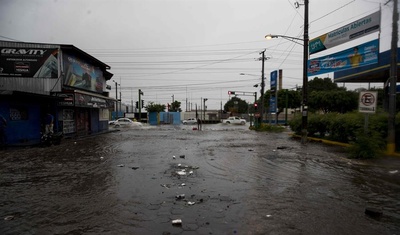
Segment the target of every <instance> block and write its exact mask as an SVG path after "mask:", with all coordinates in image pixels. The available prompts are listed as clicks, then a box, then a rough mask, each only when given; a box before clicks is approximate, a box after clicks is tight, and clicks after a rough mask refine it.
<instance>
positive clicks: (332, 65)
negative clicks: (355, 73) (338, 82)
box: [307, 39, 379, 76]
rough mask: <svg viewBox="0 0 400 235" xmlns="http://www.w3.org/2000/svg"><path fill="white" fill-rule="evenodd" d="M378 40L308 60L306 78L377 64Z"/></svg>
mask: <svg viewBox="0 0 400 235" xmlns="http://www.w3.org/2000/svg"><path fill="white" fill-rule="evenodd" d="M378 55H379V40H378V39H376V40H372V41H369V42H366V43H363V44H361V45H358V46H356V47H353V48H349V49H346V50H344V51H340V52H337V53H334V54H331V55H327V56H323V57H319V58H315V59H310V60H309V61H308V68H307V76H313V75H318V74H323V73H330V72H336V71H340V70H346V69H351V68H356V67H361V66H365V65H370V64H376V63H378Z"/></svg>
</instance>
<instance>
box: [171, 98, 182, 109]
mask: <svg viewBox="0 0 400 235" xmlns="http://www.w3.org/2000/svg"><path fill="white" fill-rule="evenodd" d="M169 111H170V112H182V109H181V102H179V101H176V100H175V101H174V102H172V103H171V106H170V109H169Z"/></svg>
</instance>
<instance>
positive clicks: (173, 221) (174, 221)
mask: <svg viewBox="0 0 400 235" xmlns="http://www.w3.org/2000/svg"><path fill="white" fill-rule="evenodd" d="M172 225H174V226H182V220H181V219H175V220H172Z"/></svg>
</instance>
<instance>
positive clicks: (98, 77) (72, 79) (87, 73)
mask: <svg viewBox="0 0 400 235" xmlns="http://www.w3.org/2000/svg"><path fill="white" fill-rule="evenodd" d="M63 61H64V70H65V71H66V72H65V77H64V85H66V86H71V87H76V88H81V89H84V90H88V91H93V92H98V93H102V92H103V90H104V89H105V79H104V76H103V72H102V71H101V70H100V69H99V68H97V67H94V66H93V65H91V64H89V63H86V62H85V61H84V60H82V59H79V58H77V57H75V56H73V55H68V54H66V53H64V54H63Z"/></svg>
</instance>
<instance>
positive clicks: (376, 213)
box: [365, 207, 383, 219]
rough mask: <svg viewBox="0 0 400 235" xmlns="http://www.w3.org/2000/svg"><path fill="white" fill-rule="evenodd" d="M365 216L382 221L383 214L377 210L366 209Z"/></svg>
mask: <svg viewBox="0 0 400 235" xmlns="http://www.w3.org/2000/svg"><path fill="white" fill-rule="evenodd" d="M365 214H366V215H368V216H369V217H371V218H375V219H380V218H381V217H382V215H383V212H382V211H381V210H379V209H377V208H372V207H367V208H365Z"/></svg>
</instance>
